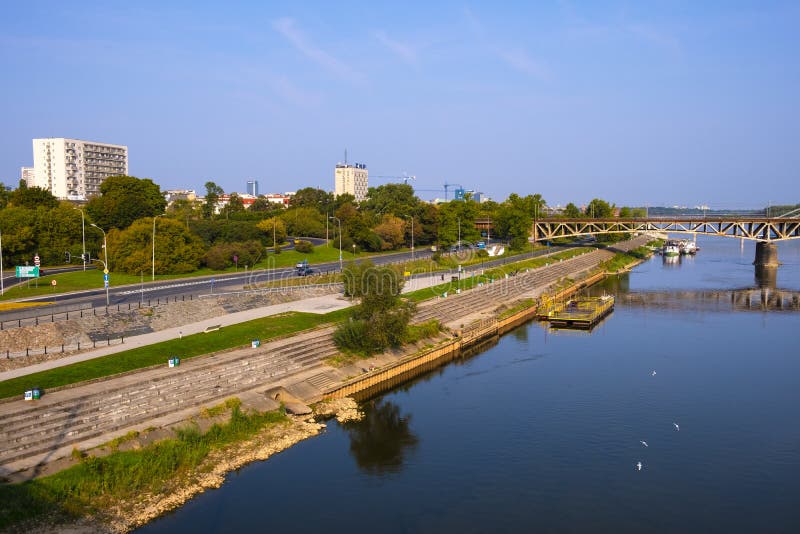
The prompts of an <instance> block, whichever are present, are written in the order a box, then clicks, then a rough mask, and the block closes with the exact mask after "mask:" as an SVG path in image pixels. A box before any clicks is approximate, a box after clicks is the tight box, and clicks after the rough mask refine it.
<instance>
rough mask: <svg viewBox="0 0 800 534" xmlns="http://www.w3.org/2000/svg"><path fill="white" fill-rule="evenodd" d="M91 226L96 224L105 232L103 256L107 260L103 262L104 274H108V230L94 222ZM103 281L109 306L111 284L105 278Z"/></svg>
mask: <svg viewBox="0 0 800 534" xmlns="http://www.w3.org/2000/svg"><path fill="white" fill-rule="evenodd" d="M90 226H94V227H95V228H97V229H98V230H100V231H101V232H103V257H104V258H105V261H104V262H103V274H108V241H106V231H105V230H103V229H102V228H100V227H99V226H97V225H96V224H94V223H91V225H90ZM103 282H104V284H103V285H104V286H106V308H107V307H108V286H109V283H108V280H105V279H104V280H103Z"/></svg>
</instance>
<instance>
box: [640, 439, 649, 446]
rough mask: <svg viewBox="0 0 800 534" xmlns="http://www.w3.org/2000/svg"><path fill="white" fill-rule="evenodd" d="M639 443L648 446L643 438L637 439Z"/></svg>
mask: <svg viewBox="0 0 800 534" xmlns="http://www.w3.org/2000/svg"><path fill="white" fill-rule="evenodd" d="M639 443H641V444H642V445H644V446H645V447H648V446H649V445H647V442H646V441H644V440H639Z"/></svg>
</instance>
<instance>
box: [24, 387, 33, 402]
mask: <svg viewBox="0 0 800 534" xmlns="http://www.w3.org/2000/svg"><path fill="white" fill-rule="evenodd" d="M25 400H26V401H30V400H33V390H32V389H29V390H27V391H26V392H25Z"/></svg>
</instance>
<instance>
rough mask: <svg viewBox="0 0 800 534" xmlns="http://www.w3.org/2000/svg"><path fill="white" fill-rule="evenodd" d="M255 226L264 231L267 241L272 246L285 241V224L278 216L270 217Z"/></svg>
mask: <svg viewBox="0 0 800 534" xmlns="http://www.w3.org/2000/svg"><path fill="white" fill-rule="evenodd" d="M256 228H258V229H259V230H261V231H262V232H264V235H265V236H266V238H267V239H266V240H267V243H269V244H271V245H272V246H273V248H274V247H276V246H278V244H279V243H283V242H284V241H286V225H285V224H284V222H283V220H282V219H280V218H279V217H270V218H269V219H264V220H263V221H260V222H259V223H258V224H256Z"/></svg>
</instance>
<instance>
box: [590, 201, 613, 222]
mask: <svg viewBox="0 0 800 534" xmlns="http://www.w3.org/2000/svg"><path fill="white" fill-rule="evenodd" d="M585 213H586V215H588V216H589V217H592V218H594V219H610V218H611V217H613V216H614V206H613V205H611V204H609V203H608V202H606V201H605V200H601V199H599V198H593V199H592V201H591V202H589V204H588V205H587V206H586V210H585Z"/></svg>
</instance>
